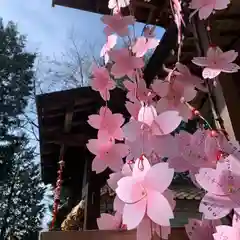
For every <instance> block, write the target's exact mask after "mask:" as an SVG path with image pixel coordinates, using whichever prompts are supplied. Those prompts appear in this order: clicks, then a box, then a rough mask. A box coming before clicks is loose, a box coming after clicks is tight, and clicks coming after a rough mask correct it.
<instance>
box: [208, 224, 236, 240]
mask: <svg viewBox="0 0 240 240" xmlns="http://www.w3.org/2000/svg"><path fill="white" fill-rule="evenodd" d="M216 229H217V232H216V233H214V234H213V237H214V240H238V239H240V230H239V228H233V227H230V226H227V225H221V226H218V227H216Z"/></svg>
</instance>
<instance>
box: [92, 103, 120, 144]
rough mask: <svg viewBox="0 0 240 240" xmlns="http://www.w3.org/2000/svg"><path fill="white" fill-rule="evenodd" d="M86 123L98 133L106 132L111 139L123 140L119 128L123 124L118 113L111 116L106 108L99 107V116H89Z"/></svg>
mask: <svg viewBox="0 0 240 240" xmlns="http://www.w3.org/2000/svg"><path fill="white" fill-rule="evenodd" d="M88 123H89V124H90V125H91V126H92V127H93V128H95V129H98V130H99V131H106V132H107V133H108V135H109V137H111V138H114V139H117V140H123V131H122V129H121V126H122V125H123V123H124V117H123V115H122V114H120V113H115V114H113V113H112V112H111V110H110V109H109V108H108V107H101V108H100V112H99V115H98V114H93V115H90V116H89V117H88Z"/></svg>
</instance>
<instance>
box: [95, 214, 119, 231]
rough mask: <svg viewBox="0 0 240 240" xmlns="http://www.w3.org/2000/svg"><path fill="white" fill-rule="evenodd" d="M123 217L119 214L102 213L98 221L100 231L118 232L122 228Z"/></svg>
mask: <svg viewBox="0 0 240 240" xmlns="http://www.w3.org/2000/svg"><path fill="white" fill-rule="evenodd" d="M121 223H122V215H121V214H119V213H118V212H116V213H115V215H114V216H113V215H111V214H107V213H102V214H101V216H100V218H98V219H97V225H98V228H99V229H100V230H116V229H120V228H121Z"/></svg>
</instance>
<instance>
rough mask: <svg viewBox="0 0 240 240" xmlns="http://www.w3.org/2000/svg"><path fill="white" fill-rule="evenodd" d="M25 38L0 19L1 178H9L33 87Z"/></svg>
mask: <svg viewBox="0 0 240 240" xmlns="http://www.w3.org/2000/svg"><path fill="white" fill-rule="evenodd" d="M25 44H26V39H25V37H24V36H22V35H20V34H19V33H18V31H17V28H16V25H15V24H14V23H12V22H9V23H8V24H7V26H6V27H4V25H3V21H2V20H0V181H1V180H3V179H4V178H7V177H8V173H9V172H11V167H12V166H11V165H12V160H13V154H14V151H13V150H14V146H15V144H17V142H18V141H17V140H18V136H16V134H15V131H16V130H17V129H18V127H19V125H20V115H21V114H22V113H23V112H24V109H25V107H26V106H27V103H28V97H29V96H30V95H31V92H32V90H33V76H34V72H33V65H34V60H35V57H36V55H35V54H32V53H28V52H26V51H25Z"/></svg>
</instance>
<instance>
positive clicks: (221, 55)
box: [192, 47, 240, 79]
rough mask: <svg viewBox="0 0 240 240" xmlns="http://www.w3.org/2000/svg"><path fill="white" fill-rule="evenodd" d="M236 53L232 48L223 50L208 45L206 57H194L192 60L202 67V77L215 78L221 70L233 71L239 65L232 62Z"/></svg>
mask: <svg viewBox="0 0 240 240" xmlns="http://www.w3.org/2000/svg"><path fill="white" fill-rule="evenodd" d="M237 56H238V53H237V52H236V51H234V50H230V51H227V52H223V51H222V50H221V49H220V48H219V47H209V48H208V51H207V56H206V57H194V58H193V60H192V62H193V63H194V64H196V65H198V66H201V67H204V69H203V72H202V76H203V78H205V79H206V78H209V79H212V78H215V77H217V76H218V75H219V74H220V73H221V72H225V73H234V72H237V71H238V70H239V69H240V67H239V66H238V65H237V64H236V63H233V61H235V59H236V58H237Z"/></svg>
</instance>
